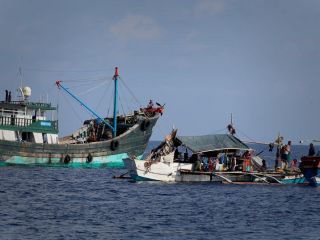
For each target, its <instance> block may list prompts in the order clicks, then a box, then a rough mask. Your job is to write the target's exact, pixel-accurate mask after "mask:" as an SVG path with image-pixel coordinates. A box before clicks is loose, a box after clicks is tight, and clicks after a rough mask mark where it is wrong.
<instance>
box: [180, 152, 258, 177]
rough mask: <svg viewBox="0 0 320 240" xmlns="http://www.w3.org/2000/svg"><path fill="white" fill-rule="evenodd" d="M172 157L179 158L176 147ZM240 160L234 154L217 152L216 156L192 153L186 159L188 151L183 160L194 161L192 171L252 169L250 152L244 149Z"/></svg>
mask: <svg viewBox="0 0 320 240" xmlns="http://www.w3.org/2000/svg"><path fill="white" fill-rule="evenodd" d="M174 159H175V160H179V159H181V157H180V153H179V152H178V150H177V149H176V151H175V153H174ZM240 159H241V160H238V159H237V157H236V156H228V155H227V154H226V153H219V154H218V156H216V157H208V156H201V155H200V154H193V155H192V156H191V157H190V159H188V153H187V150H186V153H185V154H184V161H185V162H189V161H190V162H193V163H194V168H193V170H194V171H205V172H212V171H237V170H241V169H242V171H245V172H250V171H252V164H251V153H250V151H246V152H245V153H244V154H243V156H242V157H240Z"/></svg>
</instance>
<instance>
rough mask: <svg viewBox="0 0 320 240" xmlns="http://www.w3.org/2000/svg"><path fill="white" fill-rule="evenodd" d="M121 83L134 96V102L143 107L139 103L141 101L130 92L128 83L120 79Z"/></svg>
mask: <svg viewBox="0 0 320 240" xmlns="http://www.w3.org/2000/svg"><path fill="white" fill-rule="evenodd" d="M119 79H120V82H121V83H122V84H123V85H124V87H125V88H126V89H127V90H128V92H129V93H130V94H131V95H132V97H133V98H134V100H135V101H136V102H137V103H138V105H139V106H140V107H142V104H141V103H140V102H139V100H138V99H137V97H136V96H135V95H134V93H133V92H132V91H131V90H130V88H129V87H128V86H127V85H126V83H125V82H124V81H123V79H122V78H120V77H119Z"/></svg>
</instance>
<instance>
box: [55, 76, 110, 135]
mask: <svg viewBox="0 0 320 240" xmlns="http://www.w3.org/2000/svg"><path fill="white" fill-rule="evenodd" d="M56 85H57V86H58V88H60V87H61V88H62V89H63V90H64V91H66V92H67V93H68V94H69V95H70V96H71V97H73V98H74V99H75V100H77V101H78V102H79V103H80V104H81V106H84V107H85V108H86V109H87V110H88V111H89V112H91V113H92V114H93V115H94V116H96V117H97V118H98V119H99V120H100V121H102V122H103V123H104V124H105V125H107V126H108V127H109V128H111V130H112V133H113V134H114V132H115V131H114V127H112V126H111V125H110V124H109V123H107V122H106V121H105V120H104V119H103V118H101V117H100V116H99V115H98V114H97V113H95V112H94V111H93V110H92V109H91V108H89V107H88V106H87V105H86V104H85V103H84V102H83V101H82V100H80V99H79V98H78V97H77V96H75V95H74V94H73V93H72V92H70V91H69V90H68V88H66V87H65V86H63V85H62V84H61V81H59V80H57V81H56Z"/></svg>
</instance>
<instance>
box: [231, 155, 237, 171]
mask: <svg viewBox="0 0 320 240" xmlns="http://www.w3.org/2000/svg"><path fill="white" fill-rule="evenodd" d="M236 166H237V158H236V157H232V158H231V171H235V170H236Z"/></svg>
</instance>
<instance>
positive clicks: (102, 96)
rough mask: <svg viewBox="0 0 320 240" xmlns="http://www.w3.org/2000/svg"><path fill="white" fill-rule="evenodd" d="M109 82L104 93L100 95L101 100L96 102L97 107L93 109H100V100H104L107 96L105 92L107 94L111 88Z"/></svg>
mask: <svg viewBox="0 0 320 240" xmlns="http://www.w3.org/2000/svg"><path fill="white" fill-rule="evenodd" d="M111 83H112V82H111V81H110V82H109V85H107V86H106V89H105V90H104V92H103V94H102V95H101V98H100V100H99V102H98V104H97V106H96V108H95V109H98V108H99V107H100V105H101V103H102V100H103V99H104V96H105V95H107V92H108V90H109V88H110V86H111ZM109 107H110V104H109ZM107 116H108V115H107Z"/></svg>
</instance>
